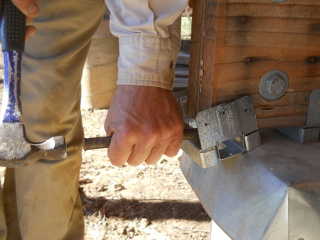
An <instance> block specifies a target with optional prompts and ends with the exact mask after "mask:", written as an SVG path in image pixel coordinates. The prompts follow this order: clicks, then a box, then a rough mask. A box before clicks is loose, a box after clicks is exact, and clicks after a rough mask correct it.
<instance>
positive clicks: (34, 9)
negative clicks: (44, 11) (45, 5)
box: [28, 3, 39, 15]
mask: <svg viewBox="0 0 320 240" xmlns="http://www.w3.org/2000/svg"><path fill="white" fill-rule="evenodd" d="M28 11H29V13H30V14H31V15H34V14H36V13H37V12H38V11H39V8H38V6H37V4H35V3H32V4H31V5H30V6H29V9H28Z"/></svg>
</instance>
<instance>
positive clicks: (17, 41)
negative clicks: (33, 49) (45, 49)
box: [1, 0, 26, 52]
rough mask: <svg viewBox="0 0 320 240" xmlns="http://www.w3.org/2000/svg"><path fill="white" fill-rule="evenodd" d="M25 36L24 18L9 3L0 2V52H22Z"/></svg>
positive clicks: (7, 0) (8, 1)
mask: <svg viewBox="0 0 320 240" xmlns="http://www.w3.org/2000/svg"><path fill="white" fill-rule="evenodd" d="M25 35H26V17H25V15H24V14H23V13H22V12H21V11H20V10H19V9H18V8H17V7H16V6H15V5H13V3H12V2H11V0H1V41H2V52H4V51H9V50H14V51H20V52H23V51H24V42H25Z"/></svg>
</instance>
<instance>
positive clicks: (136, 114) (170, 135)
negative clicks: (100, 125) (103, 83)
mask: <svg viewBox="0 0 320 240" xmlns="http://www.w3.org/2000/svg"><path fill="white" fill-rule="evenodd" d="M105 130H106V133H107V135H109V136H111V135H112V141H111V144H110V146H109V148H108V156H109V158H110V160H111V162H112V164H114V165H115V166H119V167H120V166H123V165H124V164H125V163H126V162H127V163H128V164H130V165H132V166H137V165H139V164H141V163H143V162H146V163H147V164H156V162H157V161H158V160H159V159H160V157H161V156H162V155H163V154H165V155H167V156H169V157H173V156H175V155H176V154H177V153H178V151H179V149H180V146H181V143H182V137H183V121H182V118H181V115H180V111H179V109H178V106H177V104H176V102H175V100H174V98H173V95H172V94H171V92H170V91H169V90H166V89H161V88H157V87H145V86H127V85H119V86H118V88H117V91H116V93H115V96H114V98H113V100H112V103H111V106H110V109H109V111H108V115H107V118H106V121H105Z"/></svg>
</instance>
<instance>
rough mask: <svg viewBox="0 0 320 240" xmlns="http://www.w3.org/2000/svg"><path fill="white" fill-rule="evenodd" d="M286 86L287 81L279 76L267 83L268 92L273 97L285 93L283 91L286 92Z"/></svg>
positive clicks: (273, 77) (271, 78) (268, 80)
mask: <svg viewBox="0 0 320 240" xmlns="http://www.w3.org/2000/svg"><path fill="white" fill-rule="evenodd" d="M285 86H286V83H285V81H284V80H283V79H282V78H281V77H280V76H279V75H277V74H276V75H274V76H272V77H270V78H269V79H267V81H266V90H267V91H268V92H269V93H270V94H272V95H279V94H281V93H283V91H285Z"/></svg>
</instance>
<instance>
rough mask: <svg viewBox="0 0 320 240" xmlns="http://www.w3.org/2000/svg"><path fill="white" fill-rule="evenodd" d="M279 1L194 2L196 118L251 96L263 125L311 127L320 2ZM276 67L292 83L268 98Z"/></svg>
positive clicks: (319, 54)
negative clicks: (265, 90) (264, 84)
mask: <svg viewBox="0 0 320 240" xmlns="http://www.w3.org/2000/svg"><path fill="white" fill-rule="evenodd" d="M273 1H275V2H276V0H273ZM273 1H272V0H197V1H195V2H194V6H193V25H192V38H191V51H190V57H191V61H190V74H189V85H188V109H187V110H188V114H189V115H190V116H192V117H195V116H196V115H197V113H198V112H199V111H201V110H205V109H207V108H210V107H211V106H216V105H218V104H221V103H226V102H230V101H232V100H235V99H237V98H239V97H241V96H244V95H249V96H251V97H252V98H253V102H254V106H255V111H256V116H257V122H258V126H259V128H269V127H280V126H304V125H305V121H306V114H307V109H308V96H309V94H310V92H311V91H312V90H314V89H320V1H319V0H303V1H301V0H287V1H284V2H282V3H274V2H273ZM274 69H280V70H282V71H284V72H285V73H286V75H287V76H288V79H289V86H288V88H287V90H286V93H285V95H284V96H283V97H282V98H280V99H279V100H276V101H268V100H266V99H264V98H263V97H262V96H261V95H260V94H259V83H260V79H261V77H262V76H263V75H264V74H266V73H267V72H269V71H271V70H274Z"/></svg>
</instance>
